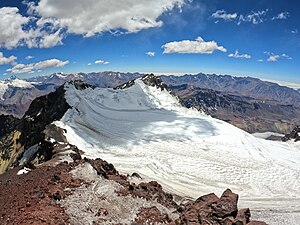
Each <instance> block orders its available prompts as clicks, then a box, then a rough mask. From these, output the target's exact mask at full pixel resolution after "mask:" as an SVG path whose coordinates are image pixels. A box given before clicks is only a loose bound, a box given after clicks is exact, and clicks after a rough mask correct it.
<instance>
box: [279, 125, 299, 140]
mask: <svg viewBox="0 0 300 225" xmlns="http://www.w3.org/2000/svg"><path fill="white" fill-rule="evenodd" d="M299 133H300V126H296V127H295V128H294V129H293V130H292V131H291V133H289V134H286V135H285V136H284V137H282V139H281V140H282V141H284V142H287V141H289V140H294V141H295V142H297V141H300V136H299Z"/></svg>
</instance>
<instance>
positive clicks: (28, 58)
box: [25, 55, 34, 60]
mask: <svg viewBox="0 0 300 225" xmlns="http://www.w3.org/2000/svg"><path fill="white" fill-rule="evenodd" d="M33 58H34V57H33V56H31V55H28V56H26V57H25V59H26V60H30V59H33Z"/></svg>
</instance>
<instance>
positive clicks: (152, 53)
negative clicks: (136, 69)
mask: <svg viewBox="0 0 300 225" xmlns="http://www.w3.org/2000/svg"><path fill="white" fill-rule="evenodd" d="M146 55H148V56H150V57H154V56H155V52H146Z"/></svg>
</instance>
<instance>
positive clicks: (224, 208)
mask: <svg viewBox="0 0 300 225" xmlns="http://www.w3.org/2000/svg"><path fill="white" fill-rule="evenodd" d="M237 202H238V195H237V194H234V193H233V192H232V191H231V190H230V189H227V190H226V191H224V193H223V194H222V196H221V198H220V200H219V201H218V203H217V205H216V206H215V207H214V214H215V215H216V216H217V217H220V218H225V217H227V216H233V217H236V215H237V212H238V208H237Z"/></svg>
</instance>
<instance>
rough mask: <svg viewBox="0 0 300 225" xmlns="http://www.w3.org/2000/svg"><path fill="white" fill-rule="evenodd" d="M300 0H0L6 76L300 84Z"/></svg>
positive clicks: (0, 66) (0, 54)
mask: <svg viewBox="0 0 300 225" xmlns="http://www.w3.org/2000/svg"><path fill="white" fill-rule="evenodd" d="M299 11H300V2H299V1H298V0H286V1H282V0H256V1H253V0H243V1H241V0H152V1H149V0H136V1H134V0H85V1H82V0H24V1H21V0H19V1H17V0H0V79H6V78H9V77H10V76H12V75H13V76H17V77H21V78H26V77H31V76H37V75H47V74H51V73H54V72H64V73H77V72H97V71H118V72H142V73H151V72H153V73H156V74H174V75H180V74H185V73H191V74H193V73H200V72H203V73H215V74H229V75H235V76H252V77H259V78H263V79H268V80H280V81H286V82H293V83H300V73H299V62H300V51H299V50H300V33H299V32H300V14H299Z"/></svg>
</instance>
